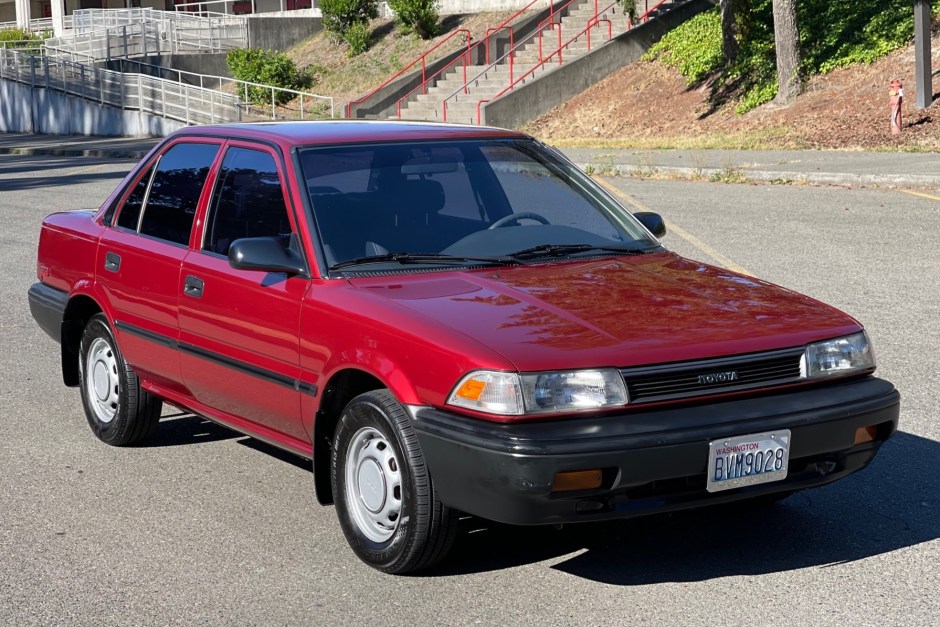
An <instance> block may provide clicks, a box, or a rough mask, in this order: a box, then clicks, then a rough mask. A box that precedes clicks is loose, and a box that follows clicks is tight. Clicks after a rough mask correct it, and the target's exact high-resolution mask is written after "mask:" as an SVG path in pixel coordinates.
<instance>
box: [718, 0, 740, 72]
mask: <svg viewBox="0 0 940 627" xmlns="http://www.w3.org/2000/svg"><path fill="white" fill-rule="evenodd" d="M732 2H733V0H720V2H719V7H720V11H721V52H722V54H724V56H725V63H726V64H728V65H731V64H732V63H734V60H735V58H737V56H738V40H737V38H736V35H737V28H736V26H735V23H734V12H733V11H732V7H731V3H732Z"/></svg>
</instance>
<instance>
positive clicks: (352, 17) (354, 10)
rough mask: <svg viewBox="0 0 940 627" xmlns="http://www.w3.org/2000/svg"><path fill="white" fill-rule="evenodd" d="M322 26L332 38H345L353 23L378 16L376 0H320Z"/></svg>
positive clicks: (359, 22)
mask: <svg viewBox="0 0 940 627" xmlns="http://www.w3.org/2000/svg"><path fill="white" fill-rule="evenodd" d="M320 10H321V11H322V12H323V28H324V29H326V31H327V32H328V33H330V34H331V35H332V36H333V38H334V39H346V32H347V31H348V30H349V29H350V28H351V27H352V26H353V25H354V24H366V23H367V22H368V21H369V20H372V19H375V18H377V17H378V16H379V3H378V0H320Z"/></svg>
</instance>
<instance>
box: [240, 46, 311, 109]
mask: <svg viewBox="0 0 940 627" xmlns="http://www.w3.org/2000/svg"><path fill="white" fill-rule="evenodd" d="M225 63H226V65H228V69H229V70H230V71H231V72H232V76H234V77H235V78H236V79H238V80H240V81H245V82H248V83H260V84H261V85H268V86H271V87H282V88H284V89H294V90H300V89H304V88H305V87H306V86H307V85H308V84H309V83H310V78H309V76H308V75H307V74H306V73H304V72H301V71H299V70H298V69H297V66H296V65H294V62H293V61H291V60H290V58H288V56H287V55H286V54H284V53H283V52H276V51H274V50H257V49H246V48H240V49H238V50H232V51H231V52H229V53H228V54H227V55H225ZM247 91H248V100H249V101H251V102H254V103H256V104H270V103H271V90H270V89H265V88H264V87H255V86H249V87H248V90H247ZM239 95H240V96H242V97H244V96H245V88H244V87H242V88H241V89H240V90H239ZM293 98H294V96H293V95H291V94H289V93H285V92H281V91H276V92H274V101H275V102H276V103H277V104H284V103H285V102H288V101H290V100H293Z"/></svg>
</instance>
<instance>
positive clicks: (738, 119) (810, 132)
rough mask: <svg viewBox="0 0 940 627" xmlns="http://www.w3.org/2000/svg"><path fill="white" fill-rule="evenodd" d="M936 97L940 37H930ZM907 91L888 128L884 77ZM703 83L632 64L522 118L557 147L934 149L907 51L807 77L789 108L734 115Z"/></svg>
mask: <svg viewBox="0 0 940 627" xmlns="http://www.w3.org/2000/svg"><path fill="white" fill-rule="evenodd" d="M931 48H932V50H933V68H934V92H935V95H934V98H940V93H936V92H940V36H938V35H937V34H936V32H935V35H934V38H933V41H932V47H931ZM895 78H897V79H899V80H900V81H901V82H902V83H903V84H904V88H905V103H904V107H903V117H904V119H903V133H902V136H901V137H900V139H897V138H893V137H892V136H891V134H890V130H889V125H888V118H889V95H888V90H889V87H888V84H889V83H890V82H891V80H892V79H895ZM710 93H711V92H710V85H709V84H703V85H700V86H696V87H692V88H690V87H687V86H686V84H685V79H684V78H683V77H682V76H681V75H679V73H678V72H677V71H675V70H672V69H668V68H665V67H664V66H663V65H662V64H660V63H659V62H656V61H654V62H646V61H640V62H637V63H634V64H633V65H631V66H628V67H626V68H624V69H622V70H620V71H618V72H616V73H615V74H613V75H611V76H609V77H608V78H607V79H605V80H604V81H602V82H600V83H598V84H596V85H594V86H593V87H591V88H590V89H588V90H587V91H585V92H583V93H581V94H580V95H578V96H576V97H575V98H573V99H572V100H570V101H568V102H567V103H565V104H563V105H561V106H559V107H556V108H555V109H553V110H552V111H550V112H549V113H547V114H545V115H544V116H542V117H540V118H538V119H537V120H535V121H533V122H531V123H529V124H528V125H526V127H525V129H524V130H526V131H527V132H529V133H532V134H534V135H536V136H539V137H542V138H544V139H546V140H548V141H551V142H553V143H555V144H558V145H582V144H583V145H587V144H594V145H597V144H601V145H603V144H608V145H620V146H623V147H640V148H658V147H662V148H667V147H688V148H709V147H711V148H755V149H756V148H847V149H853V148H855V149H903V150H940V100H938V101H936V102H935V103H934V104H933V106H931V107H930V108H929V109H925V110H916V109H915V108H914V49H913V46H909V47H908V48H905V49H902V50H900V51H897V52H895V53H893V54H891V55H889V56H888V57H885V58H883V59H881V60H880V61H878V62H876V63H874V64H872V65H868V66H864V65H863V66H855V67H851V68H845V69H841V70H836V71H834V72H831V73H829V74H826V75H822V76H817V77H814V78H812V79H811V80H809V81H808V82H807V83H806V86H805V90H804V93H803V95H802V96H800V98H799V99H798V100H797V102H796V103H794V104H793V105H791V106H789V107H786V108H780V107H775V106H774V105H773V104H767V105H764V106H762V107H758V108H757V109H755V110H753V111H751V112H749V113H746V114H744V115H736V114H735V113H734V112H733V110H732V109H731V108H730V107H724V108H718V109H717V110H716V109H715V107H713V106H712V105H711V104H710V102H709V95H710Z"/></svg>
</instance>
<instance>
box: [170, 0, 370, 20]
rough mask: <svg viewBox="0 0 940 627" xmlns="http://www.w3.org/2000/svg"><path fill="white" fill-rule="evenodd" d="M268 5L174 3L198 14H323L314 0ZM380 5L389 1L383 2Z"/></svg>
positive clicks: (251, 0) (209, 0)
mask: <svg viewBox="0 0 940 627" xmlns="http://www.w3.org/2000/svg"><path fill="white" fill-rule="evenodd" d="M265 4H266V6H261V7H259V6H258V5H259V0H203V1H202V2H200V1H199V0H193V1H192V2H180V3H177V4H174V5H173V8H174V9H175V10H177V11H183V12H188V13H196V14H198V15H246V16H247V15H266V14H269V13H276V14H277V16H278V17H290V14H291V13H293V12H294V11H304V15H305V16H308V17H321V16H322V15H323V13H322V11H320V9H319V8H316V9H314V8H313V5H314V2H309V3H308V4H310V6H308V7H302V8H294V9H288V8H287V2H286V0H281V1H280V2H279V3H278V4H277V5H276V6H274V7H272V5H271V3H265ZM379 4H380V5H383V4H384V5H386V6H387V3H384V2H381V3H379Z"/></svg>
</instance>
